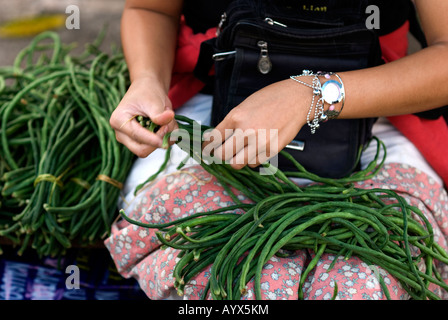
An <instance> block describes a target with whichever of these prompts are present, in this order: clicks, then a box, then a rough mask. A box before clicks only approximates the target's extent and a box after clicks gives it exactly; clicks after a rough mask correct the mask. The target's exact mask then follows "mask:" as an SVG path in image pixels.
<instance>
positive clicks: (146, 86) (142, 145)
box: [110, 78, 176, 158]
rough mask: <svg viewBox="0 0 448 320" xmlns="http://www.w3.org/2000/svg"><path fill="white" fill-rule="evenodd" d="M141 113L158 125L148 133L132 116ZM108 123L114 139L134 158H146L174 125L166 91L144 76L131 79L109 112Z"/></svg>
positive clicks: (159, 144) (159, 145)
mask: <svg viewBox="0 0 448 320" xmlns="http://www.w3.org/2000/svg"><path fill="white" fill-rule="evenodd" d="M138 115H142V116H145V117H148V118H150V119H151V120H152V121H153V122H154V123H156V124H158V125H159V126H161V128H160V129H159V130H158V131H157V132H156V133H152V132H150V131H148V130H147V129H145V128H143V127H142V126H141V125H140V124H139V123H138V122H137V120H135V117H136V116H138ZM110 125H111V126H112V128H113V129H114V130H115V136H116V139H117V141H118V142H120V143H122V144H124V145H125V146H126V147H127V148H128V149H129V150H130V151H131V152H133V153H134V154H135V155H137V156H138V157H141V158H144V157H147V156H148V155H149V154H150V153H151V152H153V151H154V150H155V149H157V148H160V147H162V138H163V136H164V135H165V134H166V133H167V132H170V131H172V130H174V129H175V128H176V121H175V120H174V112H173V110H172V105H171V101H170V100H169V98H168V96H167V94H166V93H165V91H164V90H163V89H162V86H160V85H158V84H157V82H156V81H151V80H150V79H147V78H141V79H136V80H134V81H133V82H132V84H131V86H130V87H129V90H128V91H127V93H126V95H125V96H124V97H123V99H122V100H121V102H120V104H119V105H118V107H117V108H116V109H115V111H114V112H113V113H112V116H111V118H110Z"/></svg>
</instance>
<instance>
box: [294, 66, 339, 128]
mask: <svg viewBox="0 0 448 320" xmlns="http://www.w3.org/2000/svg"><path fill="white" fill-rule="evenodd" d="M332 75H334V76H335V77H336V78H337V79H338V80H339V82H338V81H336V80H331V76H332ZM305 76H313V81H312V83H311V84H309V83H306V82H304V81H301V80H299V79H298V78H300V77H305ZM319 77H324V78H325V79H327V81H326V82H325V83H324V84H323V85H322V83H321V82H320V79H319ZM290 78H291V79H292V80H294V81H296V82H298V83H300V84H303V85H305V86H307V87H310V88H311V89H313V97H312V100H311V105H310V109H309V110H308V114H307V116H306V122H307V124H308V126H309V127H310V128H311V133H313V134H314V133H315V132H316V129H318V128H319V126H320V124H319V122H325V121H327V120H329V119H336V118H337V117H338V116H339V114H340V113H341V111H342V109H343V108H344V103H345V88H344V83H343V82H342V79H341V77H340V76H339V75H338V74H337V73H334V72H322V71H318V72H316V73H313V71H310V70H303V72H302V74H300V75H296V76H291V77H290ZM317 96H319V98H318V99H317V100H316V97H317ZM339 102H342V103H341V108H340V109H339V110H336V108H335V104H337V103H339ZM325 103H327V104H329V107H328V108H327V109H325V108H324V107H325ZM311 116H313V119H312V120H311Z"/></svg>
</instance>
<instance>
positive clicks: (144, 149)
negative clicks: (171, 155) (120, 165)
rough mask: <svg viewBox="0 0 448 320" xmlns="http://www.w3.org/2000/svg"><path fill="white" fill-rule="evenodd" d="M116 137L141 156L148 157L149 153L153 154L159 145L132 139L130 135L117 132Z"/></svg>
mask: <svg viewBox="0 0 448 320" xmlns="http://www.w3.org/2000/svg"><path fill="white" fill-rule="evenodd" d="M116 139H117V141H118V142H120V143H121V144H123V145H124V146H126V147H127V148H128V149H129V151H131V152H132V153H133V154H135V155H136V156H138V157H139V158H146V157H147V156H148V155H149V154H151V153H152V152H153V151H154V150H155V149H157V147H155V146H151V145H145V144H141V143H138V142H136V141H135V140H132V139H131V138H130V137H129V136H127V135H125V134H123V133H121V132H117V133H116Z"/></svg>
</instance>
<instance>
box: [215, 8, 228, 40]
mask: <svg viewBox="0 0 448 320" xmlns="http://www.w3.org/2000/svg"><path fill="white" fill-rule="evenodd" d="M226 20H227V13H225V12H224V13H223V14H222V15H221V20H220V21H219V24H218V28H217V29H216V35H217V36H219V34H220V33H221V30H222V27H223V25H224V23H225V22H226Z"/></svg>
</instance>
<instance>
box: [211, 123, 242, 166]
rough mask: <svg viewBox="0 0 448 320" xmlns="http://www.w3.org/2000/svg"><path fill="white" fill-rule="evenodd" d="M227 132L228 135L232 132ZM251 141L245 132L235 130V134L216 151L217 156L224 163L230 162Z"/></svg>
mask: <svg viewBox="0 0 448 320" xmlns="http://www.w3.org/2000/svg"><path fill="white" fill-rule="evenodd" d="M226 131H227V134H230V132H231V130H226ZM249 139H250V137H248V136H246V134H245V133H244V132H243V130H241V129H235V130H233V134H232V135H230V136H229V137H228V138H227V139H226V140H225V141H224V143H223V144H222V145H220V146H218V147H217V148H216V149H215V155H216V156H218V157H220V158H221V159H222V160H224V161H229V160H230V159H232V158H233V157H234V156H235V155H236V154H237V153H238V152H240V151H241V150H242V149H243V148H244V147H245V146H246V145H247V144H248V143H249V141H248V140H249Z"/></svg>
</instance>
